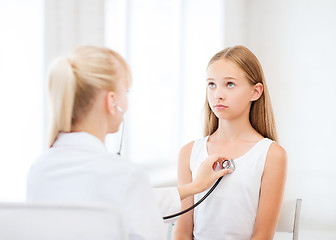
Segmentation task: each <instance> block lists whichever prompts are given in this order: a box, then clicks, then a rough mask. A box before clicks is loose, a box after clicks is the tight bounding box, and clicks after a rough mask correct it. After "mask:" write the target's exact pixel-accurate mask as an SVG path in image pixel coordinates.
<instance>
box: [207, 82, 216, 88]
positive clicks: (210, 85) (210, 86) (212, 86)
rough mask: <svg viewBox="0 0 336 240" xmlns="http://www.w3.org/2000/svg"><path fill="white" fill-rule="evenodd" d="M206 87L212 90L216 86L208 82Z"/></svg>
mask: <svg viewBox="0 0 336 240" xmlns="http://www.w3.org/2000/svg"><path fill="white" fill-rule="evenodd" d="M208 86H209V88H214V87H216V84H214V83H213V82H209V83H208Z"/></svg>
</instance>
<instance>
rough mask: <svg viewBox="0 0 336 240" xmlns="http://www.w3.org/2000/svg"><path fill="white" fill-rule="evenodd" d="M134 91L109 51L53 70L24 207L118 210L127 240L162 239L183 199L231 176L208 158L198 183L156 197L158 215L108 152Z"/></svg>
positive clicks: (135, 171)
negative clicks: (42, 141) (44, 132)
mask: <svg viewBox="0 0 336 240" xmlns="http://www.w3.org/2000/svg"><path fill="white" fill-rule="evenodd" d="M130 84H131V76H130V71H129V69H128V66H127V64H126V62H125V61H124V59H123V58H122V57H121V56H120V55H119V54H118V53H116V52H115V51H112V50H110V49H107V48H99V47H94V46H82V47H78V48H76V49H75V50H74V51H73V52H72V53H71V54H70V55H69V56H67V57H62V58H59V59H57V60H56V61H55V62H54V63H53V65H52V67H51V70H50V72H49V78H48V88H49V96H50V108H51V116H50V120H51V124H50V132H49V138H48V143H47V145H48V149H47V150H46V151H45V152H44V153H43V154H42V155H41V156H40V157H39V158H38V159H37V161H36V163H35V164H34V165H33V166H32V167H31V169H30V171H29V173H28V179H27V200H28V201H36V200H37V201H52V202H55V201H58V202H90V203H105V204H106V203H108V204H113V205H115V206H118V207H119V208H120V209H121V211H122V213H123V215H124V217H125V219H126V223H127V228H128V229H129V238H130V239H153V240H157V239H164V235H163V234H164V231H163V220H162V214H163V215H168V214H172V213H175V212H177V211H179V210H180V199H183V198H185V197H186V196H190V195H192V194H194V193H197V192H201V191H203V190H205V189H206V188H208V187H209V186H211V184H213V182H214V181H215V180H216V179H217V178H218V177H220V176H222V175H224V174H226V173H227V172H228V171H227V170H223V171H221V172H214V171H213V169H212V166H213V164H214V163H216V162H217V161H219V162H220V161H222V160H221V159H222V158H221V157H220V156H218V155H213V156H211V157H209V158H207V160H206V161H205V164H203V167H202V171H201V172H200V174H199V177H198V178H197V180H195V181H194V182H193V183H191V184H186V185H184V186H180V187H179V188H167V189H161V190H160V191H157V193H156V198H157V201H158V202H159V203H161V206H160V207H161V209H159V206H158V202H156V200H155V197H154V193H153V190H152V188H151V185H150V182H149V179H148V177H147V176H146V175H145V174H144V172H143V171H142V170H141V169H139V168H137V167H136V166H134V165H132V164H131V163H130V162H127V161H126V160H124V159H120V156H118V155H112V154H111V153H109V152H108V151H107V149H106V147H105V145H104V140H105V136H106V134H108V133H114V132H116V131H118V129H119V126H120V124H121V122H122V120H123V114H124V112H125V111H126V110H127V91H128V89H129V87H130Z"/></svg>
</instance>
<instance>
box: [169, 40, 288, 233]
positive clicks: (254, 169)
mask: <svg viewBox="0 0 336 240" xmlns="http://www.w3.org/2000/svg"><path fill="white" fill-rule="evenodd" d="M206 82H207V90H206V96H207V98H206V102H205V128H204V136H205V137H204V138H202V139H199V140H196V141H194V142H191V143H189V144H187V145H185V146H184V147H183V148H182V149H181V151H180V156H179V168H178V184H187V183H190V182H192V180H193V179H194V177H195V174H196V172H197V170H198V168H199V166H200V164H201V162H202V161H203V159H204V157H206V156H208V155H209V154H213V153H220V154H222V155H225V156H226V157H227V158H229V159H233V160H234V162H235V167H236V169H235V171H234V172H232V174H230V175H228V176H225V177H224V178H223V179H222V181H221V182H220V184H219V185H218V186H217V188H216V189H215V191H214V192H213V193H212V194H211V195H210V196H209V197H208V198H207V199H206V200H205V201H204V202H203V203H202V204H200V205H199V206H198V207H196V208H195V210H194V211H193V212H189V213H188V214H185V215H183V216H181V217H180V219H179V220H178V222H177V226H176V228H175V239H176V240H180V239H197V240H208V239H211V240H216V239H218V240H219V239H220V240H223V239H225V240H250V239H253V240H257V239H263V240H266V239H269V240H270V239H273V235H274V232H275V229H276V225H277V220H278V216H279V212H280V207H281V202H282V197H283V192H284V185H285V178H286V162H287V157H286V152H285V150H284V149H283V148H282V147H281V146H279V145H278V144H277V143H275V141H276V140H277V135H276V129H275V123H274V117H273V112H272V107H271V101H270V98H269V95H268V91H267V87H266V82H265V79H264V74H263V71H262V68H261V66H260V63H259V61H258V59H257V58H256V57H255V56H254V54H253V53H252V52H251V51H250V50H248V49H247V48H246V47H243V46H235V47H230V48H226V49H224V50H223V51H221V52H219V53H217V54H216V55H214V56H213V57H212V58H211V60H210V62H209V64H208V67H207V79H206ZM203 195H204V193H200V194H197V195H195V196H194V198H193V197H188V198H186V199H184V200H183V201H182V209H184V208H186V207H188V206H190V205H192V204H193V203H194V201H195V202H196V201H198V200H199V199H200V198H201V197H202V196H203Z"/></svg>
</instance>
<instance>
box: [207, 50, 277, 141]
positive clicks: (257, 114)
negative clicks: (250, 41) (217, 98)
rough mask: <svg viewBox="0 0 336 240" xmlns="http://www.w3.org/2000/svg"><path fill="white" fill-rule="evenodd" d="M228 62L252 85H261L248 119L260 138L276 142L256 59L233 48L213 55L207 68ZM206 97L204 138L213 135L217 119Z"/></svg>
mask: <svg viewBox="0 0 336 240" xmlns="http://www.w3.org/2000/svg"><path fill="white" fill-rule="evenodd" d="M224 59H225V60H229V61H231V62H232V63H234V64H235V65H236V66H238V67H239V68H240V69H241V70H242V71H243V72H244V74H245V76H246V78H247V79H248V80H249V81H250V83H251V84H252V85H255V84H257V83H261V84H262V85H263V87H264V91H263V93H262V95H261V97H260V98H259V99H258V100H256V101H254V102H252V104H251V108H250V114H249V119H250V123H251V125H252V127H253V128H254V129H255V130H256V131H257V132H258V133H260V134H261V135H262V136H264V137H267V138H269V139H272V140H274V141H277V133H276V127H275V121H274V115H273V110H272V105H271V99H270V96H269V93H268V90H267V86H266V82H265V77H264V73H263V70H262V67H261V65H260V63H259V61H258V59H257V57H256V56H255V55H254V54H253V53H252V52H251V51H250V50H249V49H248V48H246V47H244V46H234V47H229V48H225V49H224V50H222V51H220V52H218V53H217V54H215V55H214V56H213V57H212V58H211V59H210V61H209V64H208V67H209V66H210V65H211V64H212V63H213V62H215V61H218V60H224ZM207 99H208V96H206V100H205V105H204V107H205V124H204V136H208V135H211V134H213V133H214V132H215V131H216V130H217V128H218V118H217V116H216V115H215V114H214V113H213V112H212V111H211V108H210V105H209V103H208V100H207Z"/></svg>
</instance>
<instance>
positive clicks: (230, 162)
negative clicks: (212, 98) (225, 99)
mask: <svg viewBox="0 0 336 240" xmlns="http://www.w3.org/2000/svg"><path fill="white" fill-rule="evenodd" d="M115 106H116V108H117V109H118V111H119V112H120V113H121V114H123V113H124V111H123V109H122V108H121V107H119V106H118V105H115ZM124 126H125V122H123V124H122V129H121V139H120V145H119V151H118V152H117V154H118V155H119V156H121V149H122V144H123V139H124V128H125V127H124ZM222 168H223V169H231V170H232V172H233V171H234V170H235V169H236V165H235V163H234V161H233V159H225V160H224V161H223V162H222ZM232 172H231V173H232ZM222 178H223V177H220V178H218V179H217V181H216V182H215V184H214V185H213V186H212V187H211V188H210V190H209V191H208V192H207V193H206V194H205V195H204V196H203V197H202V198H201V199H200V200H198V201H197V202H196V203H195V204H194V205H192V206H191V207H189V208H187V209H185V210H183V211H181V212H179V213H175V214H172V215H168V216H164V217H163V220H167V219H170V218H174V217H177V216H180V215H182V214H185V213H187V212H189V211H190V210H192V209H194V208H195V207H197V206H198V205H200V204H201V202H203V201H204V200H205V199H206V198H207V197H208V196H209V195H210V194H211V193H212V192H213V190H215V188H216V187H217V186H218V184H219V182H220V181H221V180H222Z"/></svg>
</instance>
